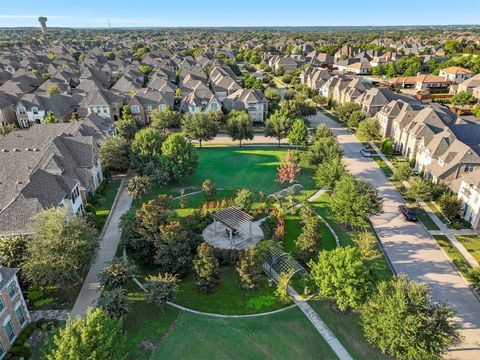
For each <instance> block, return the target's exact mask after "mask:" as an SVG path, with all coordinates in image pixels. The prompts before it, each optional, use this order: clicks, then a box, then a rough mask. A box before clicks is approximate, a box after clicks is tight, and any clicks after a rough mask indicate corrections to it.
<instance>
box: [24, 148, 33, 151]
mask: <svg viewBox="0 0 480 360" xmlns="http://www.w3.org/2000/svg"><path fill="white" fill-rule="evenodd" d="M25 151H33V150H32V149H30V148H26V149H25Z"/></svg>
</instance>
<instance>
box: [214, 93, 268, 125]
mask: <svg viewBox="0 0 480 360" xmlns="http://www.w3.org/2000/svg"><path fill="white" fill-rule="evenodd" d="M223 103H224V105H225V107H226V108H227V109H228V110H239V111H242V110H246V111H247V112H248V115H249V116H250V120H251V121H253V122H263V121H265V119H266V117H267V113H268V101H267V99H266V98H265V96H264V95H263V93H262V92H261V91H260V90H257V89H240V90H237V91H235V92H234V93H233V94H231V95H229V96H227V97H226V98H225V99H224V100H223Z"/></svg>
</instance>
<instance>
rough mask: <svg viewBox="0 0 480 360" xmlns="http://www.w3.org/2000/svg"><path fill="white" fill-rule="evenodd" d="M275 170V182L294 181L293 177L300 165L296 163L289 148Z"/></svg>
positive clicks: (295, 175) (299, 169)
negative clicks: (276, 171)
mask: <svg viewBox="0 0 480 360" xmlns="http://www.w3.org/2000/svg"><path fill="white" fill-rule="evenodd" d="M277 170H278V173H277V179H276V180H275V181H276V182H278V183H280V184H283V183H286V182H288V183H290V184H292V183H294V182H295V178H296V177H297V175H298V174H299V173H300V171H301V170H302V168H301V167H300V165H298V163H297V161H296V160H295V158H294V156H293V155H292V153H291V152H290V150H288V151H287V155H286V156H285V159H284V160H283V161H282V163H281V164H280V166H279V167H278V169H277Z"/></svg>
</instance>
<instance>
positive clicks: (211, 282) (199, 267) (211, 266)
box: [193, 243, 220, 293]
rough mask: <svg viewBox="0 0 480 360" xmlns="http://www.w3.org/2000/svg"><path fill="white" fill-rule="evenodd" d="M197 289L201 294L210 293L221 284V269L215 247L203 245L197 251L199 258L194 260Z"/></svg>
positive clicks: (194, 276)
mask: <svg viewBox="0 0 480 360" xmlns="http://www.w3.org/2000/svg"><path fill="white" fill-rule="evenodd" d="M193 270H194V275H193V278H194V281H195V287H196V288H197V289H198V291H200V292H205V293H209V292H212V291H213V289H214V288H215V287H216V286H217V285H218V283H219V282H220V269H219V265H218V260H217V259H216V258H215V254H214V252H213V247H211V246H210V245H208V244H207V243H201V244H200V246H199V247H198V249H197V256H196V257H195V259H194V260H193Z"/></svg>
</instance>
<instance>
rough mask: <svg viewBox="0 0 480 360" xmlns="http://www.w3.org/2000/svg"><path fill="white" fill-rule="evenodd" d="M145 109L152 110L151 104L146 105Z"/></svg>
mask: <svg viewBox="0 0 480 360" xmlns="http://www.w3.org/2000/svg"><path fill="white" fill-rule="evenodd" d="M159 107H160V106H159ZM147 111H152V105H147Z"/></svg>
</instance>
